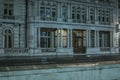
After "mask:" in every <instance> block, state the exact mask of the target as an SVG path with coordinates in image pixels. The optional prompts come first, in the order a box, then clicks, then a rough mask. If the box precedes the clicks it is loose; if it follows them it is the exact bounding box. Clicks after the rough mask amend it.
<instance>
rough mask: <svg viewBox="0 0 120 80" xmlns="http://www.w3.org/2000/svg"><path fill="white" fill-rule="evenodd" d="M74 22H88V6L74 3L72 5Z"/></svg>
mask: <svg viewBox="0 0 120 80" xmlns="http://www.w3.org/2000/svg"><path fill="white" fill-rule="evenodd" d="M72 19H73V22H79V23H86V7H85V6H79V5H74V6H73V7H72Z"/></svg>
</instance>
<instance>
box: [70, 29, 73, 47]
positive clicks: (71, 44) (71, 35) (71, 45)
mask: <svg viewBox="0 0 120 80" xmlns="http://www.w3.org/2000/svg"><path fill="white" fill-rule="evenodd" d="M72 38H73V34H72V29H70V40H71V42H70V47H73V40H72Z"/></svg>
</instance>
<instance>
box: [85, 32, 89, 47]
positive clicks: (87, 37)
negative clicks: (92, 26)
mask: <svg viewBox="0 0 120 80" xmlns="http://www.w3.org/2000/svg"><path fill="white" fill-rule="evenodd" d="M86 42H87V44H86V46H87V47H89V30H86Z"/></svg>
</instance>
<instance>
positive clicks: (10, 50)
mask: <svg viewBox="0 0 120 80" xmlns="http://www.w3.org/2000/svg"><path fill="white" fill-rule="evenodd" d="M4 53H28V48H5V49H4Z"/></svg>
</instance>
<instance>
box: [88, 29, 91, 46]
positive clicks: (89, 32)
mask: <svg viewBox="0 0 120 80" xmlns="http://www.w3.org/2000/svg"><path fill="white" fill-rule="evenodd" d="M88 34H89V47H91V30H89V31H88Z"/></svg>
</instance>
